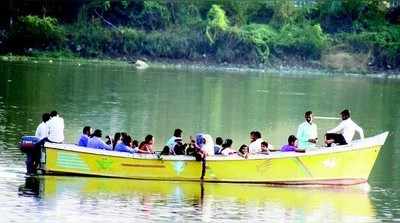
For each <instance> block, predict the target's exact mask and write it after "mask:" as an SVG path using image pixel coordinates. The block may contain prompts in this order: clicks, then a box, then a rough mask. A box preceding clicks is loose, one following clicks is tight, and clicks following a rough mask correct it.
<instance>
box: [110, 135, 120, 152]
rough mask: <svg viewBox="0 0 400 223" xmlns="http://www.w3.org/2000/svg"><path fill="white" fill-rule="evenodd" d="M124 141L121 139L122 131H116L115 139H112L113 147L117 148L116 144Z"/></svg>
mask: <svg viewBox="0 0 400 223" xmlns="http://www.w3.org/2000/svg"><path fill="white" fill-rule="evenodd" d="M121 142H122V141H121V133H120V132H116V133H115V134H114V138H113V141H112V144H113V149H114V150H115V146H116V145H117V144H118V143H121Z"/></svg>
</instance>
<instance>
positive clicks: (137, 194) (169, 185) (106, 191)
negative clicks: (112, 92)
mask: <svg viewBox="0 0 400 223" xmlns="http://www.w3.org/2000/svg"><path fill="white" fill-rule="evenodd" d="M368 187H369V186H368V185H367V184H363V185H358V186H353V187H336V188H334V187H270V186H266V185H260V184H258V185H254V184H229V183H199V182H169V181H146V180H127V179H113V178H94V177H61V176H43V177H36V178H27V180H26V184H25V185H23V186H21V187H20V193H22V194H24V195H34V196H37V197H40V198H41V200H42V201H45V203H46V204H47V205H48V206H49V207H47V210H51V209H55V210H57V209H59V208H62V209H63V212H62V213H63V214H64V215H66V216H79V217H81V218H82V217H83V216H87V215H93V216H90V219H92V220H93V219H95V218H99V219H100V218H103V217H104V218H107V216H108V217H110V216H109V215H112V216H114V215H115V214H118V213H119V215H118V219H119V220H121V218H122V219H124V218H127V219H129V218H131V217H135V218H138V217H139V218H141V219H143V220H144V221H145V220H149V221H154V220H173V221H177V220H179V221H181V220H203V221H204V220H205V221H209V220H211V221H215V220H224V219H225V220H226V219H234V220H249V221H251V220H270V221H276V222H284V221H286V220H288V221H301V222H304V221H307V222H314V221H316V222H321V221H324V222H325V221H327V220H329V221H340V222H343V221H348V222H358V221H368V220H371V219H375V215H376V213H375V210H374V208H373V206H372V205H371V202H370V200H369V197H368V192H367V191H368ZM57 207H59V208H57ZM93 209H94V210H96V211H94V212H93ZM85 210H86V211H85ZM87 210H91V212H90V211H87ZM68 212H69V213H68ZM88 218H89V217H88Z"/></svg>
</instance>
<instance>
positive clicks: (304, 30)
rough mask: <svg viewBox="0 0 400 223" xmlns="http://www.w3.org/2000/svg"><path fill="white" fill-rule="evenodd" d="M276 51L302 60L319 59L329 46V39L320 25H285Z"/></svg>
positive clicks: (277, 42) (278, 39)
mask: <svg viewBox="0 0 400 223" xmlns="http://www.w3.org/2000/svg"><path fill="white" fill-rule="evenodd" d="M275 44H276V45H275V50H276V51H283V52H284V53H286V54H292V55H298V56H300V57H302V58H311V59H319V58H320V56H321V52H322V50H323V49H325V47H327V44H328V37H327V35H326V34H324V33H323V32H322V29H321V27H320V26H319V25H310V24H304V25H302V26H300V25H285V26H284V27H282V29H281V30H280V33H279V36H278V38H277V41H276V43H275Z"/></svg>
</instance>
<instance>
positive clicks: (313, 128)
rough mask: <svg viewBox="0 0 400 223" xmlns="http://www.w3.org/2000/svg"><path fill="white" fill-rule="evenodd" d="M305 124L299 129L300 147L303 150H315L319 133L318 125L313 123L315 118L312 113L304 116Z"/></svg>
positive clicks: (309, 112) (308, 112)
mask: <svg viewBox="0 0 400 223" xmlns="http://www.w3.org/2000/svg"><path fill="white" fill-rule="evenodd" d="M304 118H305V119H306V121H305V122H303V123H302V124H300V125H299V128H298V129H297V140H298V147H299V148H301V149H306V150H307V149H310V148H314V147H315V144H316V143H317V139H318V133H317V125H316V124H315V123H313V120H314V116H313V113H312V111H307V112H306V113H305V114H304Z"/></svg>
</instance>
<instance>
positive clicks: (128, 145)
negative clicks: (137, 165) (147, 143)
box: [115, 135, 139, 154]
mask: <svg viewBox="0 0 400 223" xmlns="http://www.w3.org/2000/svg"><path fill="white" fill-rule="evenodd" d="M115 151H118V152H124V153H132V154H133V153H135V152H137V151H139V149H137V150H135V149H133V148H132V137H131V136H130V135H126V136H125V137H124V138H123V139H122V142H121V143H118V144H117V145H116V146H115Z"/></svg>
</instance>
